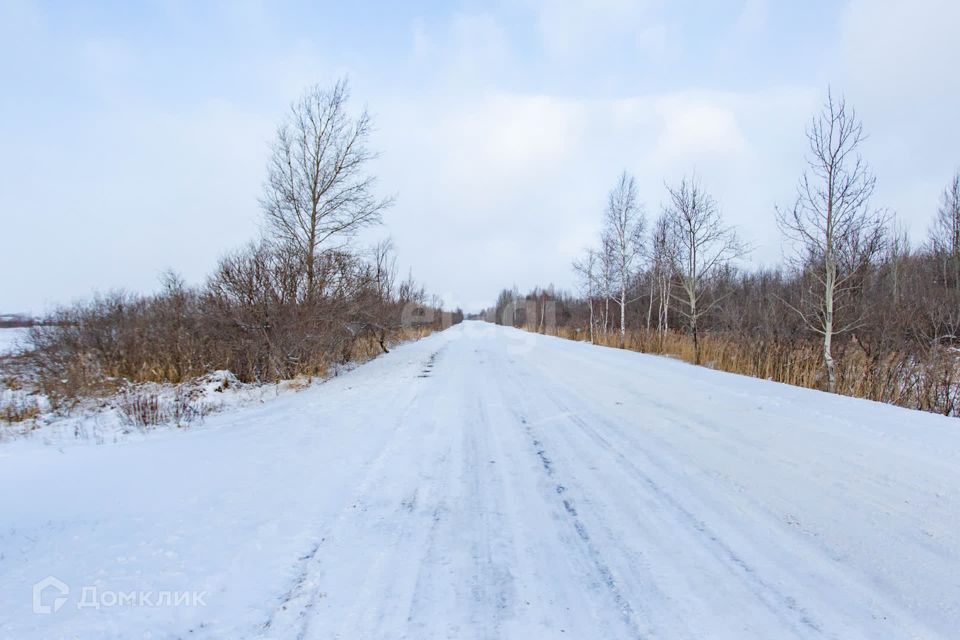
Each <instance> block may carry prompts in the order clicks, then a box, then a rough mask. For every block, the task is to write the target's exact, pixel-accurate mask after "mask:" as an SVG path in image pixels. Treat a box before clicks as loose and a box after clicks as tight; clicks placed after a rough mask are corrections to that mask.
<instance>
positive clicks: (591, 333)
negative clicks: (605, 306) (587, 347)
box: [590, 297, 596, 344]
mask: <svg viewBox="0 0 960 640" xmlns="http://www.w3.org/2000/svg"><path fill="white" fill-rule="evenodd" d="M590 344H596V343H595V341H594V339H593V298H592V297H591V298H590Z"/></svg>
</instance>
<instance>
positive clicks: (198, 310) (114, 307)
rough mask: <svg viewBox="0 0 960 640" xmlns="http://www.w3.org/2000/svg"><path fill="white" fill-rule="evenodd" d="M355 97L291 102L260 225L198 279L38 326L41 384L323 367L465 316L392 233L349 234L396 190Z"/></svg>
mask: <svg viewBox="0 0 960 640" xmlns="http://www.w3.org/2000/svg"><path fill="white" fill-rule="evenodd" d="M348 96H349V93H348V88H347V85H346V83H345V82H343V81H341V82H338V83H337V84H336V85H334V86H333V87H332V88H329V89H324V88H321V87H314V88H312V89H310V90H308V91H307V92H306V93H305V94H304V95H303V97H302V98H301V99H300V100H299V101H297V102H296V103H294V104H293V105H292V106H291V109H290V112H289V114H288V116H287V118H286V120H285V121H284V122H283V123H282V124H281V125H280V127H279V128H278V129H277V135H276V140H275V142H274V144H273V148H272V154H271V157H270V161H269V164H268V170H267V179H266V182H265V185H264V192H263V197H262V199H261V206H262V208H263V211H264V217H265V222H266V225H265V233H264V235H263V237H262V238H261V239H259V240H258V241H256V242H253V243H251V244H249V245H248V246H246V247H244V248H242V249H239V250H237V251H235V252H233V253H231V254H229V255H227V256H224V257H223V258H222V259H221V260H220V261H219V263H218V265H217V267H216V269H215V270H214V272H213V273H212V274H211V275H210V276H209V277H208V278H207V280H206V282H205V283H204V284H202V285H201V286H198V287H189V286H186V285H185V284H184V282H183V281H182V279H181V278H179V277H178V276H177V275H176V274H174V273H172V272H171V273H168V274H166V275H164V276H163V279H162V280H163V282H162V284H163V286H162V290H161V291H160V292H159V293H157V294H155V295H136V294H129V293H113V294H110V295H106V296H102V297H97V298H95V299H94V300H93V301H91V302H87V303H81V304H76V305H73V306H69V307H64V308H62V309H59V310H57V311H55V312H54V313H52V314H51V315H50V316H49V317H48V318H46V319H45V322H44V326H38V327H35V328H34V329H33V330H32V331H31V342H32V345H31V346H32V347H33V348H32V350H31V351H30V352H29V354H28V357H29V358H30V360H31V364H32V368H33V370H34V371H35V372H36V374H37V376H38V380H39V383H40V386H41V387H42V389H43V391H44V392H46V393H47V395H49V396H50V397H52V398H54V399H62V398H66V397H74V396H77V395H85V394H91V393H97V392H100V391H103V390H105V389H110V388H114V387H115V386H116V385H117V383H118V381H133V382H141V381H155V382H180V381H183V380H186V379H188V378H191V377H195V376H198V375H202V374H205V373H207V372H210V371H213V370H221V369H228V370H230V371H232V372H233V373H234V374H235V375H236V376H237V377H238V378H239V379H241V380H243V381H275V380H279V379H285V378H292V377H295V376H298V375H318V374H323V373H325V372H326V371H327V370H328V368H329V367H330V366H332V365H335V364H338V363H344V362H348V361H351V360H355V359H362V358H365V357H368V356H371V355H373V354H375V353H377V352H381V351H387V350H388V348H389V345H390V343H391V342H394V341H397V340H400V339H404V338H409V337H415V336H417V335H420V334H422V333H424V332H428V331H430V330H433V329H438V328H441V327H444V326H447V325H449V324H451V323H456V322H459V321H460V320H461V319H462V313H460V312H459V311H457V312H454V313H445V312H444V311H443V310H442V309H441V305H440V303H439V301H437V300H429V299H428V297H427V296H426V294H425V292H424V290H423V289H422V288H421V287H418V286H417V285H416V284H415V283H414V282H413V280H412V279H410V278H407V279H406V280H403V281H401V280H400V279H399V278H398V274H397V267H396V259H395V256H394V253H393V249H392V247H391V245H390V243H389V242H383V243H380V244H378V245H377V246H376V247H374V248H372V249H370V250H366V251H361V250H358V249H356V248H354V246H353V245H354V242H352V241H353V240H354V238H355V236H356V234H357V232H358V231H360V230H361V229H363V228H365V227H368V226H370V225H375V224H379V223H380V221H381V218H382V214H383V212H384V211H385V210H386V209H387V208H388V207H389V206H390V204H391V201H390V200H389V199H380V198H377V197H376V196H375V195H374V186H375V179H374V177H373V176H372V175H370V174H369V173H368V171H367V164H368V161H369V160H370V159H372V158H373V157H374V155H375V154H374V153H373V152H372V151H371V150H370V149H369V147H368V138H369V133H370V126H371V125H370V118H369V116H368V115H367V114H366V113H365V112H363V113H361V114H360V115H358V116H355V117H354V116H351V115H350V113H349V112H348V109H347V102H348Z"/></svg>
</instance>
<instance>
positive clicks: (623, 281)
mask: <svg viewBox="0 0 960 640" xmlns="http://www.w3.org/2000/svg"><path fill="white" fill-rule="evenodd" d="M644 226H645V219H644V215H643V208H642V206H641V205H640V203H639V202H638V201H637V183H636V180H634V178H633V176H630V175H627V172H626V171H624V172H623V173H622V174H621V175H620V179H619V180H618V181H617V184H616V186H615V187H614V188H613V190H611V191H610V195H609V198H608V200H607V210H606V213H605V216H604V225H603V243H604V245H605V246H606V247H607V248H608V250H609V251H610V254H611V256H612V260H613V270H614V271H613V275H614V279H615V283H616V285H615V289H614V293H613V299H614V301H615V302H616V303H617V305H618V306H619V307H620V348H621V349H622V348H623V347H624V344H625V343H626V334H627V304H628V303H629V302H630V300H629V299H628V297H627V295H628V293H629V291H630V286H631V284H632V281H633V277H634V270H635V269H636V265H637V262H638V261H639V259H640V257H641V256H642V254H643V230H644Z"/></svg>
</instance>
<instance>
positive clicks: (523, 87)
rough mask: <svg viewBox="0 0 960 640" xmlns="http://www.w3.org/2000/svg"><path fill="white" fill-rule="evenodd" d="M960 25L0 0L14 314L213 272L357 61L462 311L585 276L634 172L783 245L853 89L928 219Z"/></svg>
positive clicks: (900, 14) (395, 212) (874, 14)
mask: <svg viewBox="0 0 960 640" xmlns="http://www.w3.org/2000/svg"><path fill="white" fill-rule="evenodd" d="M706 5H709V6H706ZM957 24H960V2H957V1H956V0H912V1H908V0H848V1H846V2H843V1H840V0H806V1H800V0H795V1H794V0H784V1H779V0H778V1H774V0H716V1H713V2H709V3H706V2H702V1H700V0H672V1H669V2H668V1H667V0H556V1H543V2H538V1H534V0H513V1H510V2H508V1H505V0H504V1H502V2H497V1H492V2H470V1H464V2H456V1H453V2H443V3H441V2H419V1H416V0H411V1H409V2H382V3H372V2H371V3H362V2H354V3H348V2H319V1H310V2H302V3H293V2H291V3H284V2H268V1H266V0H264V1H262V2H258V1H254V0H250V1H241V0H238V1H223V2H202V1H196V2H195V1H193V0H179V1H169V2H165V1H156V2H138V3H130V2H125V1H123V2H119V1H118V2H100V3H96V2H87V3H72V2H66V1H64V2H33V1H31V0H0V78H2V86H0V251H2V255H3V263H4V266H5V270H4V276H3V277H2V278H0V313H3V312H13V311H29V312H34V313H40V312H43V311H44V310H47V309H49V308H51V306H52V305H55V304H57V303H59V302H67V301H70V300H73V299H77V298H82V297H84V296H88V295H90V294H91V293H92V292H93V291H96V290H99V291H106V290H109V289H114V288H126V289H130V290H137V291H150V290H153V289H155V287H156V283H157V276H158V274H159V273H160V272H161V271H162V270H164V269H166V268H168V267H172V268H174V269H176V270H178V271H180V272H181V273H182V274H183V275H184V276H185V277H186V278H187V279H188V281H191V282H196V283H199V282H202V280H203V277H204V275H205V274H206V273H207V272H208V271H209V270H210V269H211V267H212V266H213V264H214V263H215V262H216V260H217V258H218V256H219V255H221V254H222V253H223V252H224V251H227V250H229V249H230V248H232V247H236V246H238V245H240V244H242V243H243V242H244V241H246V240H247V239H250V238H252V237H254V236H256V235H257V234H258V232H259V225H260V222H259V216H260V212H259V210H258V205H257V197H258V195H259V193H260V189H261V185H262V181H263V177H264V166H265V159H266V155H267V149H268V145H269V142H270V139H271V136H272V133H273V129H274V126H275V123H276V122H277V121H278V120H279V119H280V118H281V116H282V115H283V113H284V111H285V109H286V108H287V105H288V103H289V102H290V101H291V100H292V99H294V98H295V97H296V96H297V95H298V94H300V93H301V91H302V90H303V88H304V87H306V86H307V85H310V84H313V83H322V84H329V83H331V82H332V81H334V80H335V79H336V78H337V77H340V76H344V75H346V76H349V78H350V81H351V85H352V91H353V101H354V104H355V105H356V106H357V107H361V106H364V105H365V106H367V107H368V108H369V110H370V111H371V113H372V114H373V115H374V117H375V120H376V127H377V129H376V132H375V134H374V137H373V146H374V147H375V148H377V149H378V150H380V151H381V152H382V155H381V157H380V159H379V160H378V161H377V165H376V167H375V170H376V173H377V174H378V175H379V177H380V187H381V188H382V190H383V192H384V193H385V194H396V195H397V203H396V205H395V206H394V208H393V209H392V210H391V211H390V212H389V213H388V215H387V216H386V222H385V225H384V226H383V227H382V228H380V229H377V230H376V231H375V232H374V233H372V234H371V237H370V238H368V239H369V240H373V239H377V238H379V237H386V236H391V237H392V238H393V239H394V242H395V244H396V246H397V248H398V251H399V253H400V258H401V263H402V265H403V267H404V269H405V270H406V269H407V268H410V269H412V270H413V273H414V275H415V276H416V277H417V278H418V279H419V280H421V281H422V282H423V283H424V284H425V285H426V286H427V287H428V289H429V290H430V291H432V292H435V293H438V294H441V295H443V296H444V298H445V299H446V300H447V302H448V303H450V304H458V305H462V306H464V307H465V308H468V309H475V308H479V307H482V306H484V305H486V304H488V303H489V302H491V301H492V300H493V299H494V297H495V295H496V293H497V291H498V290H499V289H500V288H501V287H503V286H509V285H512V284H516V285H518V286H519V287H521V288H526V287H530V286H533V285H534V284H547V283H555V284H556V285H558V286H563V287H569V286H571V285H572V284H573V276H572V273H571V271H570V267H569V264H570V261H571V259H572V258H573V257H574V256H575V255H576V254H577V253H578V252H579V251H580V250H581V249H582V248H583V247H585V246H587V245H588V244H590V243H591V242H592V239H593V237H594V236H595V234H596V232H597V228H598V225H599V220H600V215H601V212H602V209H603V205H604V201H605V197H606V192H607V190H608V189H609V187H610V186H612V184H613V183H614V181H615V179H616V177H617V175H618V174H619V172H621V171H622V170H624V169H626V170H628V171H630V172H632V173H633V174H635V175H636V177H637V179H638V182H639V184H640V186H641V197H642V199H643V201H644V202H645V203H646V209H647V211H648V214H650V215H655V214H656V213H657V211H658V210H659V208H660V204H661V202H662V200H663V198H664V187H663V184H664V181H665V180H666V181H674V180H677V179H678V178H679V177H681V176H682V175H683V174H684V173H689V172H691V171H696V172H697V173H698V174H699V175H700V176H701V178H702V179H703V181H704V183H705V185H706V186H707V187H708V189H710V190H711V191H712V192H713V194H714V195H715V196H716V197H717V199H718V200H719V201H720V203H721V205H722V207H723V211H724V214H725V215H726V217H727V218H728V219H729V221H730V222H731V223H733V224H736V225H737V226H738V227H739V228H740V230H741V233H742V235H743V236H744V237H745V238H746V239H747V240H749V241H750V242H751V243H752V245H753V247H754V250H753V253H752V256H751V261H752V262H753V263H755V264H772V263H775V262H777V261H778V260H779V257H780V254H781V247H780V240H779V234H778V233H777V230H776V225H775V223H774V218H773V208H774V206H775V205H776V204H777V203H781V204H785V203H788V202H790V200H791V199H792V196H793V193H794V188H795V183H796V179H797V177H798V175H799V172H800V171H801V170H802V168H803V154H804V133H803V130H804V126H805V123H806V122H807V121H808V120H809V118H810V117H811V116H812V115H813V113H814V112H815V111H816V109H817V108H818V106H819V104H820V103H821V101H822V99H823V96H824V94H825V91H826V88H827V86H828V85H831V86H832V87H833V88H834V90H835V91H837V92H842V93H844V94H845V95H846V97H847V99H848V100H849V101H850V102H852V103H853V104H854V105H855V106H856V107H857V110H858V112H859V114H860V116H861V117H862V119H863V121H864V124H865V127H866V129H867V131H868V132H869V134H870V138H869V140H868V141H867V143H866V144H865V146H864V149H863V152H864V155H865V156H866V158H867V160H868V161H869V162H870V164H871V165H872V167H873V169H874V171H875V172H876V174H877V176H878V181H879V182H878V184H879V187H878V190H877V193H876V198H875V202H874V204H875V205H877V206H883V207H890V208H892V209H894V210H895V211H896V212H897V213H898V215H899V216H900V218H901V219H902V220H903V222H904V223H905V224H906V225H907V227H908V228H909V229H910V231H911V233H912V234H913V236H914V237H915V238H918V239H919V238H921V237H922V236H923V234H924V233H925V230H926V227H927V224H928V221H929V219H930V217H931V216H932V215H933V212H934V211H935V209H936V206H937V202H938V198H939V193H940V191H941V190H942V188H943V186H944V185H945V184H946V182H947V181H948V179H949V177H950V175H951V174H952V173H953V172H954V171H955V170H956V169H957V168H958V167H960V123H958V121H957V114H958V113H960V84H958V83H957V81H956V64H957V63H958V61H960V38H957V37H956V25H957Z"/></svg>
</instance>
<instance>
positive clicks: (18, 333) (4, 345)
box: [0, 327, 30, 356]
mask: <svg viewBox="0 0 960 640" xmlns="http://www.w3.org/2000/svg"><path fill="white" fill-rule="evenodd" d="M29 331H30V330H29V329H25V328H23V327H0V356H3V355H8V354H11V353H15V352H17V351H19V350H21V349H22V348H23V343H24V341H25V340H26V338H27V333H28V332H29Z"/></svg>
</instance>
